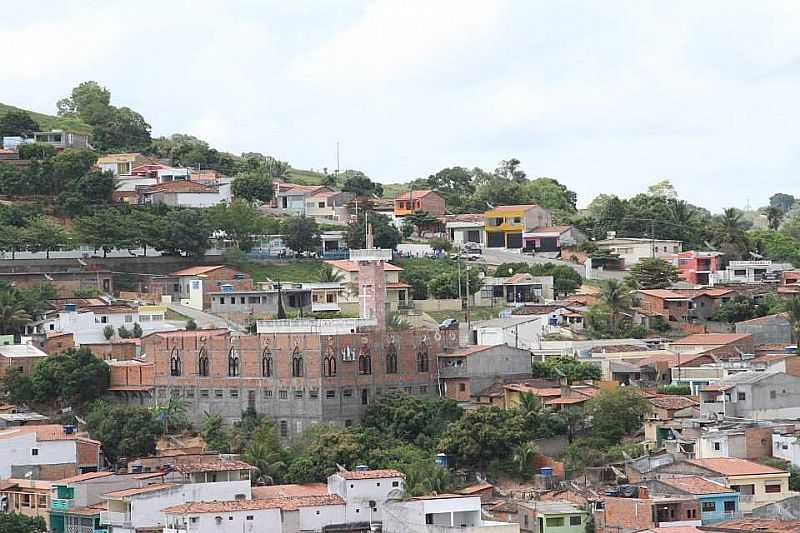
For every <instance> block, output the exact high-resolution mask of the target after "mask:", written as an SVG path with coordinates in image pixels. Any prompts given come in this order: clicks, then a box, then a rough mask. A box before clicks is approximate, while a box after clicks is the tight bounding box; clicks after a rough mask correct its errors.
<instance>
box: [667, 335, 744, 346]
mask: <svg viewBox="0 0 800 533" xmlns="http://www.w3.org/2000/svg"><path fill="white" fill-rule="evenodd" d="M748 337H750V338H751V339H752V335H750V334H749V333H697V334H695V335H689V336H688V337H684V338H682V339H678V340H674V341H672V342H671V343H670V344H674V345H676V346H691V345H704V346H707V345H725V344H733V343H735V342H739V341H745V340H748Z"/></svg>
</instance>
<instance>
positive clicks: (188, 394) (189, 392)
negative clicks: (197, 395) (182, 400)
mask: <svg viewBox="0 0 800 533" xmlns="http://www.w3.org/2000/svg"><path fill="white" fill-rule="evenodd" d="M186 397H187V398H194V389H192V388H187V389H186Z"/></svg>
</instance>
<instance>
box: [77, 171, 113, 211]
mask: <svg viewBox="0 0 800 533" xmlns="http://www.w3.org/2000/svg"><path fill="white" fill-rule="evenodd" d="M115 188H116V184H115V183H114V174H113V173H111V172H100V171H94V172H89V173H88V174H85V175H84V176H81V177H80V178H78V180H77V181H76V182H75V190H76V191H77V192H78V194H80V195H81V196H82V197H83V198H85V199H86V202H87V203H89V204H90V205H105V204H110V203H111V201H112V195H113V194H114V189H115Z"/></svg>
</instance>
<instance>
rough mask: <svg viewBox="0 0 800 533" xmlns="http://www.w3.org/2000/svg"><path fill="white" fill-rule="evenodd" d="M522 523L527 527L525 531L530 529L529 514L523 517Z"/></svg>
mask: <svg viewBox="0 0 800 533" xmlns="http://www.w3.org/2000/svg"><path fill="white" fill-rule="evenodd" d="M522 522H523V524H524V526H525V529H528V515H527V514H525V515H522Z"/></svg>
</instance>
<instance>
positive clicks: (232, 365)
mask: <svg viewBox="0 0 800 533" xmlns="http://www.w3.org/2000/svg"><path fill="white" fill-rule="evenodd" d="M239 371H240V367H239V352H237V351H236V348H231V349H230V350H229V351H228V375H229V376H231V377H234V376H238V375H239Z"/></svg>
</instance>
